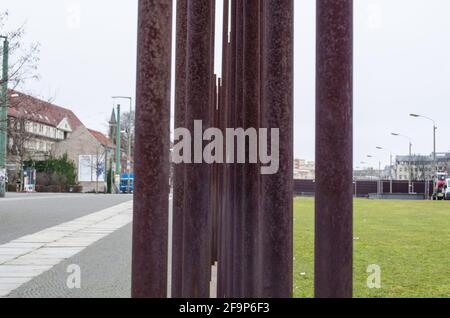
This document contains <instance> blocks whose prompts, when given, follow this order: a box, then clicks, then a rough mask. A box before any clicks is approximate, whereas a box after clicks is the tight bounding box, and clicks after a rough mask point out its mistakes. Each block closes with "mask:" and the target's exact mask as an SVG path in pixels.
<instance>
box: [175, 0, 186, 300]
mask: <svg viewBox="0 0 450 318" xmlns="http://www.w3.org/2000/svg"><path fill="white" fill-rule="evenodd" d="M176 25H177V35H176V82H175V128H185V127H186V41H187V0H177V24H176ZM185 192H186V188H185V170H184V165H183V164H177V165H174V180H173V234H172V242H173V243H172V298H180V297H181V296H182V294H181V291H182V288H181V287H182V267H183V262H182V261H183V257H182V255H183V218H184V194H185Z"/></svg>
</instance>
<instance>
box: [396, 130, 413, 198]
mask: <svg viewBox="0 0 450 318" xmlns="http://www.w3.org/2000/svg"><path fill="white" fill-rule="evenodd" d="M391 135H392V136H394V137H403V138H406V139H408V141H409V159H408V170H409V182H408V192H409V194H411V193H412V190H413V188H412V166H411V165H412V162H411V161H412V139H411V138H410V137H409V136H406V135H402V134H398V133H391Z"/></svg>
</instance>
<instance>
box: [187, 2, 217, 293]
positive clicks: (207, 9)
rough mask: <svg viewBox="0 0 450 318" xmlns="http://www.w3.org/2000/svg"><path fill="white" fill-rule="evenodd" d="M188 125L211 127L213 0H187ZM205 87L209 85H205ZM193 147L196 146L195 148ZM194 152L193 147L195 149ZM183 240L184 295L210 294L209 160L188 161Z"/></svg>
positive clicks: (191, 126)
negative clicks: (195, 162)
mask: <svg viewBox="0 0 450 318" xmlns="http://www.w3.org/2000/svg"><path fill="white" fill-rule="evenodd" d="M187 8H188V24H187V25H188V39H187V51H186V54H187V74H186V75H187V91H186V107H187V113H186V120H187V128H188V129H189V130H190V131H191V135H192V136H194V121H195V120H202V121H203V127H209V125H210V122H209V108H210V102H211V101H210V96H211V95H210V90H209V89H208V88H209V87H210V83H211V77H210V76H211V73H210V70H211V63H210V58H211V52H210V45H211V43H210V41H211V32H210V28H211V21H210V20H211V10H212V4H211V1H210V0H196V1H188V7H187ZM205 88H206V89H205ZM193 150H194V149H193ZM192 153H193V154H194V151H193V152H192ZM185 169H186V189H187V191H186V194H185V195H186V197H185V200H186V204H185V218H184V233H183V236H184V243H183V293H182V294H183V297H187V298H208V297H209V296H210V294H209V283H210V275H208V274H209V273H210V271H211V266H210V258H209V255H210V252H209V249H208V247H209V243H208V242H209V238H210V232H209V231H208V227H209V224H210V221H209V219H210V214H209V175H210V169H209V166H208V165H207V164H206V163H199V164H187V165H185Z"/></svg>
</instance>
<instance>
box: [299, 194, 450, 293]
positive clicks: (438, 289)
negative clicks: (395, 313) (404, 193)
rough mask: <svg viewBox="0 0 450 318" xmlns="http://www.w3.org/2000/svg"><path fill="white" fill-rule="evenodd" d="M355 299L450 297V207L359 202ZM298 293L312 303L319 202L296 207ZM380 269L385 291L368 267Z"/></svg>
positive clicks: (302, 202)
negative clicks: (373, 283)
mask: <svg viewBox="0 0 450 318" xmlns="http://www.w3.org/2000/svg"><path fill="white" fill-rule="evenodd" d="M354 205H355V210H354V236H355V238H359V239H356V240H355V241H354V257H353V262H354V276H353V285H354V287H353V288H354V296H355V297H365V298H366V297H370V298H373V297H394V298H402V297H413V298H416V297H450V202H448V201H447V202H433V201H372V200H365V199H361V200H355V204H354ZM294 216H295V221H294V224H295V228H294V236H295V237H294V246H295V247H294V293H295V297H313V295H314V292H313V284H314V283H313V282H314V265H313V264H314V263H313V262H314V200H313V199H306V198H298V199H295V202H294ZM371 264H376V265H379V266H380V267H381V289H369V288H368V287H367V278H368V275H369V274H368V273H367V272H366V270H367V267H368V266H369V265H371Z"/></svg>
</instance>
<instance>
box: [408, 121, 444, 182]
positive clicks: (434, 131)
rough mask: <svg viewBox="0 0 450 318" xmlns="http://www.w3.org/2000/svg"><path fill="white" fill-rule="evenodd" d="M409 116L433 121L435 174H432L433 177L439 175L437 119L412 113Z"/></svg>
mask: <svg viewBox="0 0 450 318" xmlns="http://www.w3.org/2000/svg"><path fill="white" fill-rule="evenodd" d="M409 116H411V117H414V118H424V119H427V120H429V121H431V122H432V123H433V176H432V178H434V177H436V176H437V172H438V171H437V162H436V131H437V129H438V127H437V125H436V121H434V119H432V118H430V117H427V116H422V115H417V114H410V115H409Z"/></svg>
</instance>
